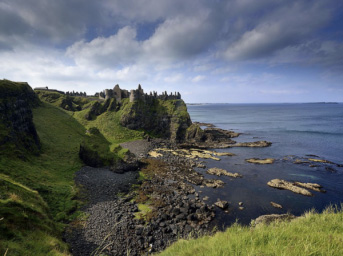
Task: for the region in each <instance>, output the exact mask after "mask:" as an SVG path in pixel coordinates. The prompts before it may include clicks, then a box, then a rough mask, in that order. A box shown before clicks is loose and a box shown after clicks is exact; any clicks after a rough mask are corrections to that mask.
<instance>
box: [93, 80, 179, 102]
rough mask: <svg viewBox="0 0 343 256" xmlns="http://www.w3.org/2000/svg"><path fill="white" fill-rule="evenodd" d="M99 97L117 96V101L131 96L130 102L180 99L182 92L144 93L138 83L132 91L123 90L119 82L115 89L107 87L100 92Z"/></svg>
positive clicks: (109, 97) (104, 98)
mask: <svg viewBox="0 0 343 256" xmlns="http://www.w3.org/2000/svg"><path fill="white" fill-rule="evenodd" d="M98 95H99V99H102V100H107V99H112V98H115V99H116V101H118V102H120V101H121V99H124V98H129V99H130V102H134V101H137V100H142V101H150V100H153V99H161V100H179V99H181V94H180V93H179V92H175V93H174V94H173V93H170V94H169V95H168V93H167V92H163V93H162V94H157V92H155V91H154V92H150V93H149V94H148V93H144V91H143V89H142V87H141V85H140V84H139V85H138V88H137V89H136V90H131V91H130V92H129V91H128V90H122V89H120V87H119V85H118V84H117V85H116V86H115V87H114V88H113V89H106V90H104V91H102V92H100V93H98Z"/></svg>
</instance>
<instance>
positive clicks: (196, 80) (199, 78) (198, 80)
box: [191, 75, 206, 83]
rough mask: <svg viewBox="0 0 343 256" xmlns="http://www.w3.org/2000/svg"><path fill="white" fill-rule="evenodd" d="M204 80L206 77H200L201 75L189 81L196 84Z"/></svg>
mask: <svg viewBox="0 0 343 256" xmlns="http://www.w3.org/2000/svg"><path fill="white" fill-rule="evenodd" d="M205 78H206V76H201V75H199V76H196V77H193V78H192V80H191V81H192V82H193V83H198V82H200V81H203V80H204V79H205Z"/></svg>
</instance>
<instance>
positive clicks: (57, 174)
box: [0, 103, 86, 255]
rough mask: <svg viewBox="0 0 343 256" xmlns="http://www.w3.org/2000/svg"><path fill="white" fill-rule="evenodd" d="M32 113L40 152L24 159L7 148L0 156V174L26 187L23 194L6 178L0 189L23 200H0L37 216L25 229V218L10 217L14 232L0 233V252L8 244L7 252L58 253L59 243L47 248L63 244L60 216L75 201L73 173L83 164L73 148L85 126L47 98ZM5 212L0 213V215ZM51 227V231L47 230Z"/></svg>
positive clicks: (64, 217) (67, 215) (66, 213)
mask: <svg viewBox="0 0 343 256" xmlns="http://www.w3.org/2000/svg"><path fill="white" fill-rule="evenodd" d="M33 114H34V124H35V126H36V129H37V133H38V135H39V137H40V140H41V144H42V151H41V154H40V156H33V155H31V156H30V155H28V156H27V157H26V158H25V159H24V160H23V159H19V158H17V157H16V156H15V155H13V156H12V157H11V155H10V154H7V155H6V157H0V174H1V178H2V180H4V177H6V179H7V180H8V179H10V180H11V182H12V183H13V184H20V185H18V187H20V188H23V187H25V188H27V189H26V190H23V191H27V195H25V194H23V193H19V192H18V190H14V189H13V188H12V187H13V186H12V187H11V186H9V185H8V184H9V183H8V181H7V183H8V184H7V185H3V186H2V190H1V195H3V194H5V195H6V194H7V195H8V194H9V193H14V195H18V196H19V198H21V200H22V202H21V203H20V204H18V202H12V201H11V200H10V201H8V198H7V197H8V196H7V197H6V196H4V197H3V196H2V197H1V199H2V200H4V201H1V204H2V205H1V206H3V205H4V204H6V205H7V206H11V207H7V209H9V211H13V212H18V213H21V212H23V213H25V214H26V215H27V217H28V218H31V217H33V216H38V217H39V219H37V220H36V222H33V223H34V225H33V226H30V228H29V230H30V232H26V231H25V230H26V224H25V222H22V221H21V220H22V219H23V217H21V215H20V214H19V215H18V216H16V217H14V220H13V227H12V228H14V229H15V230H17V231H18V232H16V235H15V236H13V237H11V236H10V234H8V236H6V237H1V241H0V244H1V245H2V248H1V251H0V255H3V254H4V253H5V252H4V250H6V248H10V249H11V250H9V251H8V255H58V254H59V253H58V251H59V249H58V250H57V251H56V252H55V249H52V248H55V247H56V248H60V249H61V250H60V251H62V252H64V251H65V248H66V245H65V244H64V243H63V242H61V240H60V234H61V232H62V230H63V227H64V225H63V224H62V222H66V221H68V220H70V219H71V218H72V217H73V216H72V213H73V212H74V211H75V210H77V207H78V202H77V201H76V200H74V197H75V195H76V194H77V189H76V187H75V185H74V181H73V177H74V173H75V171H77V170H79V169H80V168H81V166H82V163H81V161H80V159H79V157H78V151H79V146H80V143H81V141H82V140H83V138H84V137H85V131H86V129H85V128H84V127H83V126H82V125H80V124H79V123H78V122H77V121H76V120H75V119H73V118H72V117H71V116H70V115H68V114H66V112H65V111H63V110H61V109H58V108H56V107H54V106H52V105H49V104H47V103H43V104H42V106H40V107H38V108H36V109H33ZM7 177H8V178H7ZM14 181H15V182H14ZM3 182H4V181H3ZM6 191H7V192H6ZM38 193H39V194H38ZM34 195H37V196H38V197H37V198H38V199H37V198H35V197H34ZM12 197H13V195H12ZM14 198H16V196H14ZM30 198H33V199H32V200H31V199H30ZM39 198H40V199H39ZM30 200H31V201H30ZM28 205H29V206H30V205H31V206H30V207H31V208H32V209H31V208H30V207H28ZM11 208H12V210H11ZM43 209H44V210H43ZM6 214H7V215H9V214H10V212H8V213H6ZM6 214H5V213H2V214H1V215H0V219H1V217H4V215H6ZM13 216H14V215H13ZM39 220H41V221H39ZM51 223H53V224H51ZM47 224H49V225H50V226H49V225H47ZM51 225H53V227H52V226H51ZM48 226H49V227H48ZM50 231H51V232H52V233H51V235H47V234H46V233H47V232H48V233H49V234H50ZM24 252H25V253H24ZM31 253H32V254H31ZM49 253H50V254H49Z"/></svg>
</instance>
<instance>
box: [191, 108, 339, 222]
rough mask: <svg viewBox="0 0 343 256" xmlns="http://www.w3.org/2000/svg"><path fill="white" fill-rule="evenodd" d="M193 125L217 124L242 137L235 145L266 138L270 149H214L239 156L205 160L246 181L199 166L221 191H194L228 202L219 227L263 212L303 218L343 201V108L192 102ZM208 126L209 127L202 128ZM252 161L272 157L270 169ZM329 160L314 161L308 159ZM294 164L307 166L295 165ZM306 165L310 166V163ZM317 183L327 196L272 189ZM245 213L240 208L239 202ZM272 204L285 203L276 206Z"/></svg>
mask: <svg viewBox="0 0 343 256" xmlns="http://www.w3.org/2000/svg"><path fill="white" fill-rule="evenodd" d="M187 108H188V112H189V114H190V116H191V119H192V121H193V122H195V121H196V122H205V123H211V124H214V125H215V126H216V127H218V128H222V129H226V130H233V131H235V132H239V133H241V135H240V136H239V137H237V138H234V140H236V141H237V142H250V141H259V140H266V141H270V142H272V145H271V146H270V147H266V148H247V147H236V148H228V149H216V151H218V152H231V153H234V154H235V156H224V157H221V160H220V161H215V160H205V162H206V166H207V168H211V167H218V168H223V169H225V170H227V171H230V172H238V173H240V174H242V175H243V178H236V179H234V178H230V177H226V176H224V177H223V176H221V177H217V176H213V175H209V174H207V173H206V169H201V168H198V169H197V171H198V172H200V173H202V174H203V175H204V176H205V178H211V179H213V178H219V179H221V180H223V181H224V182H225V185H224V187H223V188H215V189H213V188H206V187H205V188H201V187H196V190H197V191H198V192H199V194H200V197H205V196H208V197H209V199H208V203H209V204H212V203H214V202H216V201H217V200H218V199H220V200H226V201H228V202H229V209H228V211H227V212H225V211H223V210H221V209H219V208H217V209H216V215H217V218H216V223H215V224H216V225H217V226H218V228H220V229H221V228H225V227H227V226H229V225H231V224H232V223H234V222H238V223H241V224H244V225H245V224H246V225H248V224H250V223H251V220H253V219H255V218H257V217H258V216H260V215H264V214H273V213H277V214H282V213H292V214H294V215H296V216H299V215H301V214H303V213H305V212H307V211H310V210H315V211H317V212H321V211H323V210H324V209H325V208H327V207H328V206H330V205H332V206H335V207H336V206H337V207H338V208H339V207H341V203H343V167H341V166H343V104H342V103H339V104H328V103H326V104H325V103H304V104H300V103H299V104H188V105H187ZM203 128H206V127H203ZM248 158H274V159H275V162H274V163H273V164H269V165H258V164H252V163H248V162H246V161H245V160H246V159H248ZM309 158H311V159H313V158H314V159H322V160H328V161H330V162H331V163H315V162H311V161H308V159H309ZM296 160H301V161H304V162H305V163H301V164H296V163H295V161H296ZM306 162H308V163H306ZM276 178H278V179H284V180H287V181H300V182H310V183H318V184H320V185H322V186H323V189H324V190H325V191H326V193H321V192H314V191H311V192H313V194H314V196H312V197H307V196H303V195H300V194H295V193H293V192H291V191H288V190H278V189H275V188H271V187H269V186H268V185H267V182H268V181H270V180H272V179H276ZM240 202H242V203H243V207H244V209H239V203H240ZM270 202H275V203H278V204H280V205H282V207H283V208H282V209H277V208H274V207H273V206H272V205H271V204H270Z"/></svg>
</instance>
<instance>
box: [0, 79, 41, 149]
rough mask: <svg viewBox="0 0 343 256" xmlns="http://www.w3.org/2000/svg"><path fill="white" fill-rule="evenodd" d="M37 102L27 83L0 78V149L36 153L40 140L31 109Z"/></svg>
mask: <svg viewBox="0 0 343 256" xmlns="http://www.w3.org/2000/svg"><path fill="white" fill-rule="evenodd" d="M38 104H39V99H38V98H37V96H36V94H35V93H34V92H33V90H32V88H31V87H30V86H29V85H28V84H27V83H17V82H12V81H9V80H0V151H8V150H9V149H13V151H20V150H22V149H24V150H27V151H29V152H32V153H36V154H38V152H39V149H40V142H39V138H38V135H37V131H36V129H35V126H34V124H33V120H32V118H33V116H32V110H31V107H33V106H36V105H38Z"/></svg>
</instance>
